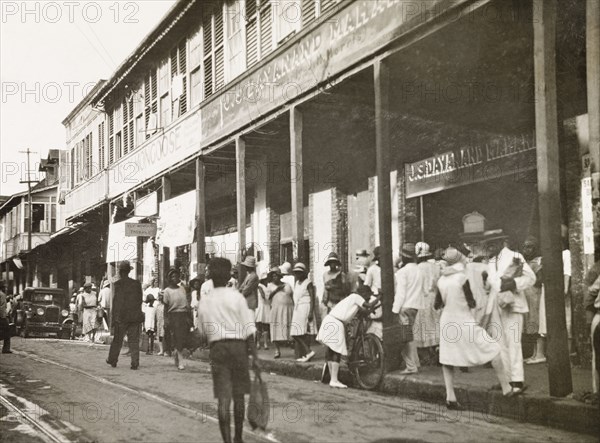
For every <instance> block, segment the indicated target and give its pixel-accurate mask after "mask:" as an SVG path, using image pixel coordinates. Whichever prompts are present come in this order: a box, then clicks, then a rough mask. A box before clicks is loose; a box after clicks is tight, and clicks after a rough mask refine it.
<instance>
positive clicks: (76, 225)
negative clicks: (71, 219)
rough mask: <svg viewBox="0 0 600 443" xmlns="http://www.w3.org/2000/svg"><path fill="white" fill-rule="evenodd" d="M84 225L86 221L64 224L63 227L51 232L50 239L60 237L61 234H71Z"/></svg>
mask: <svg viewBox="0 0 600 443" xmlns="http://www.w3.org/2000/svg"><path fill="white" fill-rule="evenodd" d="M85 225H86V223H83V222H77V223H73V224H72V225H69V226H65V227H64V228H62V229H59V230H58V231H56V232H55V233H54V234H52V235H51V236H50V240H54V239H55V238H57V237H60V236H61V235H65V234H68V235H71V234H74V233H75V232H77V231H79V230H80V229H81V228H83V227H84V226H85Z"/></svg>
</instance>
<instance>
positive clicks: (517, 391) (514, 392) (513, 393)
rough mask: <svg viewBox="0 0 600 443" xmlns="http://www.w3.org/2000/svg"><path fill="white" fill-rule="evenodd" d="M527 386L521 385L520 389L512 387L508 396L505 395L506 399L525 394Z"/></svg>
mask: <svg viewBox="0 0 600 443" xmlns="http://www.w3.org/2000/svg"><path fill="white" fill-rule="evenodd" d="M527 388H528V386H527V385H523V386H522V387H520V388H519V387H514V386H513V388H512V391H510V392H509V393H508V394H506V396H507V397H515V396H517V395H521V394H523V392H525V391H526V390H527Z"/></svg>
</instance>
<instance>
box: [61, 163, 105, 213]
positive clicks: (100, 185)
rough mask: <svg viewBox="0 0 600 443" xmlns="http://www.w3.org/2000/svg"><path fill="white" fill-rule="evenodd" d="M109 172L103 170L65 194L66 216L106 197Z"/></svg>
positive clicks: (81, 210) (87, 207) (91, 205)
mask: <svg viewBox="0 0 600 443" xmlns="http://www.w3.org/2000/svg"><path fill="white" fill-rule="evenodd" d="M107 190H108V173H107V171H102V172H100V173H99V174H96V175H95V176H94V177H92V178H90V179H89V180H88V181H86V182H85V183H82V184H81V185H79V186H77V187H76V188H75V189H73V190H72V191H70V192H68V193H67V195H66V196H65V207H64V213H65V218H67V219H68V218H70V217H73V216H74V215H77V214H79V213H81V212H83V211H85V210H87V209H89V208H92V207H93V206H95V205H97V204H98V203H101V202H103V201H104V200H105V199H106V195H107Z"/></svg>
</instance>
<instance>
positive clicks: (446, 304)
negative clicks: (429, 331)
mask: <svg viewBox="0 0 600 443" xmlns="http://www.w3.org/2000/svg"><path fill="white" fill-rule="evenodd" d="M444 260H445V261H446V262H447V263H448V266H447V267H446V268H444V269H443V270H442V276H441V277H440V279H439V281H438V289H439V293H438V294H437V295H436V304H435V305H436V308H438V309H439V308H440V307H443V311H442V315H441V317H440V363H441V364H442V365H443V366H442V371H443V374H444V383H445V384H446V406H447V407H448V409H458V410H460V409H462V406H461V405H460V404H459V403H458V402H457V401H456V394H455V392H454V367H455V366H458V367H471V366H480V365H484V364H486V363H488V362H490V361H491V362H492V366H493V367H494V370H495V371H496V376H497V377H498V380H499V381H500V385H501V387H502V392H503V394H504V395H506V396H509V395H511V392H512V388H511V386H510V384H509V383H508V380H507V378H506V374H505V372H504V367H503V365H502V359H501V358H500V344H499V343H498V342H497V340H496V339H494V338H492V337H490V336H489V335H488V334H487V332H486V331H485V330H484V329H483V328H482V327H480V326H479V325H478V324H477V322H476V321H475V317H474V316H473V313H472V311H471V309H474V308H475V299H474V298H473V294H472V292H471V289H470V286H469V281H468V279H467V276H466V275H465V265H464V264H463V261H464V256H463V254H461V253H460V252H459V251H458V250H457V249H454V248H448V249H446V251H445V254H444Z"/></svg>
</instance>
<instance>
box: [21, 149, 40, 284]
mask: <svg viewBox="0 0 600 443" xmlns="http://www.w3.org/2000/svg"><path fill="white" fill-rule="evenodd" d="M19 153H21V154H27V180H22V181H20V183H27V206H28V208H29V209H28V211H27V214H28V216H29V223H27V252H28V253H29V252H31V231H32V230H33V229H32V227H33V203H32V201H31V183H37V180H31V164H30V154H37V152H35V151H31V150H30V149H29V148H27V151H19ZM26 272H27V277H26V282H25V283H26V285H29V274H30V273H31V266H30V258H29V257H28V259H27V271H26Z"/></svg>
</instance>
